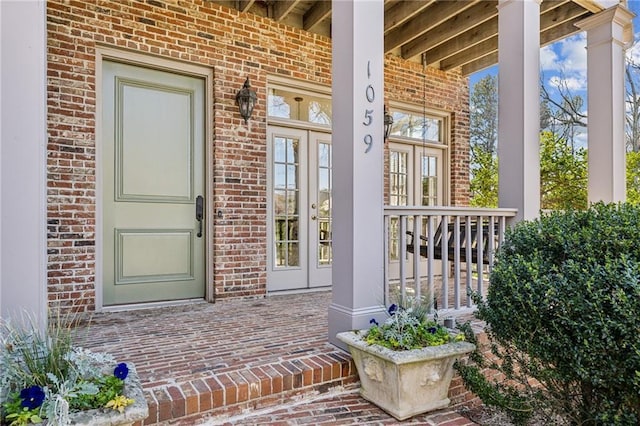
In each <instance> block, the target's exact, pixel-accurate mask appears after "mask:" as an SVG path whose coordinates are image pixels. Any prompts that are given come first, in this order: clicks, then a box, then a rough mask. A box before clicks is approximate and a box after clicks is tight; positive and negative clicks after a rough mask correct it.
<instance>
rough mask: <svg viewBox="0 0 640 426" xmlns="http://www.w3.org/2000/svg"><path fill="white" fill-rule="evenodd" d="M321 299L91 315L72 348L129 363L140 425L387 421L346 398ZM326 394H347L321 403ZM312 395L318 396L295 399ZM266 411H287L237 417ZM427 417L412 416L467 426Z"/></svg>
mask: <svg viewBox="0 0 640 426" xmlns="http://www.w3.org/2000/svg"><path fill="white" fill-rule="evenodd" d="M330 301H331V293H330V292H318V293H307V294H298V295H286V296H284V295H283V296H271V297H268V298H263V299H253V300H228V301H220V302H218V303H215V304H209V303H204V302H199V303H194V304H188V305H181V306H173V307H163V308H151V309H141V310H135V311H123V312H104V313H97V314H95V315H94V317H93V319H92V321H91V323H90V324H89V325H88V326H83V327H80V328H78V330H77V331H78V337H77V343H78V344H80V345H81V346H83V347H86V348H88V349H91V350H94V351H102V352H109V353H111V354H113V355H114V356H115V357H116V359H117V360H118V361H119V362H128V363H133V364H134V365H135V366H136V370H137V372H138V374H139V376H140V379H141V382H142V385H143V388H144V391H145V396H146V398H147V402H148V404H149V411H150V415H149V418H148V419H147V420H146V421H145V422H144V424H145V425H146V424H180V425H193V424H199V423H202V422H203V421H213V420H211V419H214V418H218V419H219V420H220V421H221V422H223V423H224V422H227V423H226V424H276V425H278V424H282V425H286V424H319V420H317V419H318V418H326V419H329V418H333V420H327V421H328V423H326V424H395V421H394V420H393V419H392V418H391V417H389V416H387V415H386V414H385V413H384V412H382V411H380V410H378V409H377V408H376V407H374V406H372V405H370V404H368V403H367V402H366V401H364V400H362V399H360V398H359V397H358V396H357V395H356V394H354V389H357V386H358V383H359V382H358V380H357V373H356V371H355V368H354V366H353V363H352V361H351V358H350V356H349V355H348V353H346V352H344V351H342V350H340V349H338V348H336V347H335V346H333V345H331V344H329V343H328V341H327V333H328V331H327V313H328V306H329V303H330ZM332 389H343V390H344V391H346V392H347V393H346V394H344V395H343V394H336V395H333V397H328V398H324V396H326V395H327V392H331V391H332ZM452 392H453V385H452ZM314 395H316V396H318V397H320V398H321V399H319V400H317V401H316V400H314V401H313V402H310V401H307V402H306V403H305V404H298V403H297V402H298V401H300V399H301V398H308V397H310V396H314ZM305 401H306V400H305ZM274 407H287V408H282V410H284V411H269V414H264V415H262V414H261V415H260V416H257V417H255V418H250V417H246V413H254V414H255V413H264V411H263V410H273V409H274ZM314 410H315V411H314ZM334 411H335V412H334ZM319 413H324V414H322V415H321V414H319ZM239 415H243V416H245V417H238V418H236V417H234V416H239ZM262 416H266V417H262ZM224 419H229V420H224ZM232 419H235V420H232ZM242 419H244V420H242ZM463 420H464V419H463ZM369 421H372V422H373V423H368V422H369ZM434 421H436V420H433V419H431V418H423V419H421V420H420V422H421V424H428V425H431V424H443V425H448V426H453V425H463V424H471V423H464V422H462V423H448V422H449V420H448V419H445V420H443V422H444V423H437V422H436V423H434ZM437 421H440V420H437ZM456 421H458V420H456ZM460 421H462V420H460ZM465 421H466V420H465ZM229 422H230V423H229ZM332 422H333V423H332ZM349 422H351V423H349ZM354 422H355V423H354ZM422 422H424V423H422Z"/></svg>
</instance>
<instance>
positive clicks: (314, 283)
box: [267, 126, 332, 292]
mask: <svg viewBox="0 0 640 426" xmlns="http://www.w3.org/2000/svg"><path fill="white" fill-rule="evenodd" d="M267 139H268V149H267V158H268V164H269V166H268V167H269V170H268V178H267V188H268V194H269V196H268V199H267V223H268V226H267V235H268V247H269V248H268V250H267V263H268V266H267V291H271V292H273V291H295V290H305V289H311V288H316V287H328V286H330V285H331V261H332V247H331V243H332V238H331V230H332V226H331V225H332V223H331V185H332V178H331V135H330V134H328V133H321V132H314V131H309V130H302V129H290V128H286V127H274V126H272V127H269V129H268V132H267Z"/></svg>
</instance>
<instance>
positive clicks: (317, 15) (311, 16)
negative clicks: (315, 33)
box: [302, 1, 331, 31]
mask: <svg viewBox="0 0 640 426" xmlns="http://www.w3.org/2000/svg"><path fill="white" fill-rule="evenodd" d="M329 16H331V1H317V2H316V3H315V4H314V5H313V6H312V7H311V9H309V10H307V12H306V13H305V14H304V16H303V18H302V27H303V29H304V30H305V31H311V30H312V29H313V28H314V27H315V26H316V25H318V24H319V23H320V22H322V21H324V20H325V19H326V18H328V17H329Z"/></svg>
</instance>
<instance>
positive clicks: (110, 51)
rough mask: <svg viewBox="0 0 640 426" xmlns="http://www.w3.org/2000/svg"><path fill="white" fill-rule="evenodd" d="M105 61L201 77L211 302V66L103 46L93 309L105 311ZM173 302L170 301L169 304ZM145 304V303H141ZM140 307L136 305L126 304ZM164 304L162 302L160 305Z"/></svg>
mask: <svg viewBox="0 0 640 426" xmlns="http://www.w3.org/2000/svg"><path fill="white" fill-rule="evenodd" d="M105 60H113V61H117V62H122V63H126V64H131V65H138V66H143V67H152V68H154V69H158V70H161V71H169V72H177V73H180V74H183V75H190V76H193V77H199V78H203V79H204V80H205V94H204V96H205V99H204V109H205V110H204V117H205V122H204V126H205V128H204V144H205V146H204V156H205V158H204V160H205V164H204V167H205V170H204V179H205V182H204V192H205V217H206V218H207V219H208V220H205V226H206V233H205V235H206V236H207V239H206V242H205V255H204V262H205V297H204V299H205V300H207V301H210V302H212V301H213V300H214V298H215V289H214V267H213V261H214V259H213V248H214V240H213V237H214V232H213V222H214V220H215V218H214V216H215V208H214V188H213V186H212V185H213V174H214V173H213V165H214V161H213V156H214V155H213V154H214V153H213V150H214V146H213V145H214V144H213V142H212V140H213V138H212V133H211V129H212V128H213V111H212V103H213V69H212V68H209V67H205V66H200V65H193V64H189V63H185V62H181V61H176V60H172V59H165V58H161V57H157V56H152V55H146V54H140V53H136V52H132V51H127V50H120V49H114V48H111V47H106V46H96V62H95V69H96V92H95V93H96V117H95V123H96V126H95V148H96V159H95V167H96V169H95V174H96V223H95V235H96V242H95V252H96V254H95V256H96V257H95V280H94V291H95V301H96V302H95V303H96V307H95V308H96V311H103V310H109V309H110V308H106V309H105V307H104V306H103V297H102V291H103V283H102V271H103V263H102V244H103V241H104V236H103V234H102V224H103V218H102V190H103V182H102V173H101V169H102V160H103V155H104V154H103V152H102V146H103V143H102V140H101V139H102V102H101V100H102V95H103V94H102V63H103V62H104V61H105ZM169 304H173V302H171V303H169ZM145 305H146V304H145ZM150 305H153V304H150ZM129 306H138V307H139V306H140V304H135V305H129ZM162 306H164V305H162Z"/></svg>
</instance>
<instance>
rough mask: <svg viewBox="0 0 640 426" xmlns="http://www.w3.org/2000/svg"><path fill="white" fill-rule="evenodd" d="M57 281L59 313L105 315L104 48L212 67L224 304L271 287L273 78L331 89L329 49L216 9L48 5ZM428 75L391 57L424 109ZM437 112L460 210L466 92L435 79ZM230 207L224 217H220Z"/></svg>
mask: <svg viewBox="0 0 640 426" xmlns="http://www.w3.org/2000/svg"><path fill="white" fill-rule="evenodd" d="M47 30H48V34H47V35H48V70H47V75H48V86H47V87H48V88H47V92H48V132H49V142H48V226H49V232H48V255H49V259H48V265H49V267H48V269H49V271H48V283H49V300H50V305H51V306H52V307H57V306H61V307H64V308H66V309H70V308H73V309H75V310H78V311H90V310H93V309H94V308H95V289H94V282H95V261H96V259H95V244H96V242H95V234H96V229H95V213H96V207H95V206H96V197H97V196H99V194H96V187H95V182H96V179H95V175H96V162H95V161H96V158H95V151H96V150H95V140H96V135H95V122H96V117H95V111H96V79H95V70H96V64H95V52H96V46H109V47H116V48H121V49H127V50H132V51H135V52H138V53H148V54H151V55H156V56H161V57H165V58H170V59H176V60H180V61H184V62H189V63H193V64H198V65H204V66H207V67H210V68H212V69H213V70H214V81H213V85H214V87H213V93H214V98H213V99H212V100H210V101H211V104H212V106H213V111H211V114H212V115H213V120H212V122H213V128H212V129H209V130H210V134H211V138H210V139H212V143H213V149H212V150H211V151H210V152H211V155H212V156H213V182H208V186H209V193H208V194H207V195H208V196H209V197H213V199H214V204H215V208H214V211H212V212H209V214H210V215H211V216H210V219H211V220H213V221H214V232H213V236H212V237H211V238H213V243H214V252H213V254H212V256H210V259H212V260H211V261H212V262H213V267H214V271H215V272H214V277H213V281H214V287H215V297H216V298H225V297H246V296H257V295H263V294H264V293H265V288H266V252H267V247H266V243H265V242H266V239H267V238H266V237H267V236H266V172H267V165H266V109H265V107H266V101H265V99H266V81H267V75H278V76H284V77H291V78H297V79H302V80H305V81H309V82H313V83H316V84H320V85H323V86H327V87H330V85H331V40H330V39H329V38H327V37H324V36H320V35H316V34H311V33H307V32H304V31H302V30H299V29H296V28H292V27H288V26H286V25H284V24H278V23H275V22H273V21H271V20H270V19H267V18H263V17H258V16H255V15H251V14H245V13H239V12H237V11H235V10H233V9H229V8H226V7H223V6H219V5H217V4H214V3H210V2H207V1H190V2H175V1H160V0H153V1H151V0H149V1H148V2H130V1H108V0H104V1H100V2H85V1H76V0H54V1H48V2H47ZM421 72H422V67H421V66H419V65H417V64H413V63H409V62H405V61H402V60H399V59H397V58H394V57H390V56H389V57H387V59H386V70H385V73H386V74H385V86H386V87H385V90H386V96H385V97H386V99H387V100H398V101H401V100H406V101H409V102H413V103H416V104H419V105H422V97H421V94H422V79H421V78H416V76H418V75H420V76H421V75H422V74H421ZM247 76H249V77H250V78H251V84H252V86H253V87H254V88H255V89H256V90H257V94H258V99H259V102H258V105H257V106H256V109H255V111H254V114H253V118H252V119H251V120H250V121H249V123H248V124H246V125H245V124H244V121H243V120H242V118H241V117H240V116H239V114H238V112H237V107H236V106H235V94H236V92H237V90H238V89H239V88H240V87H241V86H242V83H243V82H244V80H245V78H246V77H247ZM427 84H428V88H427V92H428V99H427V101H428V103H427V105H428V106H429V107H434V108H440V109H444V110H446V111H449V112H451V113H452V140H451V158H452V160H453V165H452V177H453V179H452V188H451V194H452V203H453V204H455V205H464V204H466V203H467V202H468V197H469V191H468V130H467V126H468V122H469V120H468V86H467V80H466V79H465V78H463V77H461V76H460V74H459V73H457V72H451V73H442V72H438V71H435V70H429V71H428V76H427ZM218 210H220V211H221V212H222V218H217V217H216V216H215V213H216V212H217V211H218Z"/></svg>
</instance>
